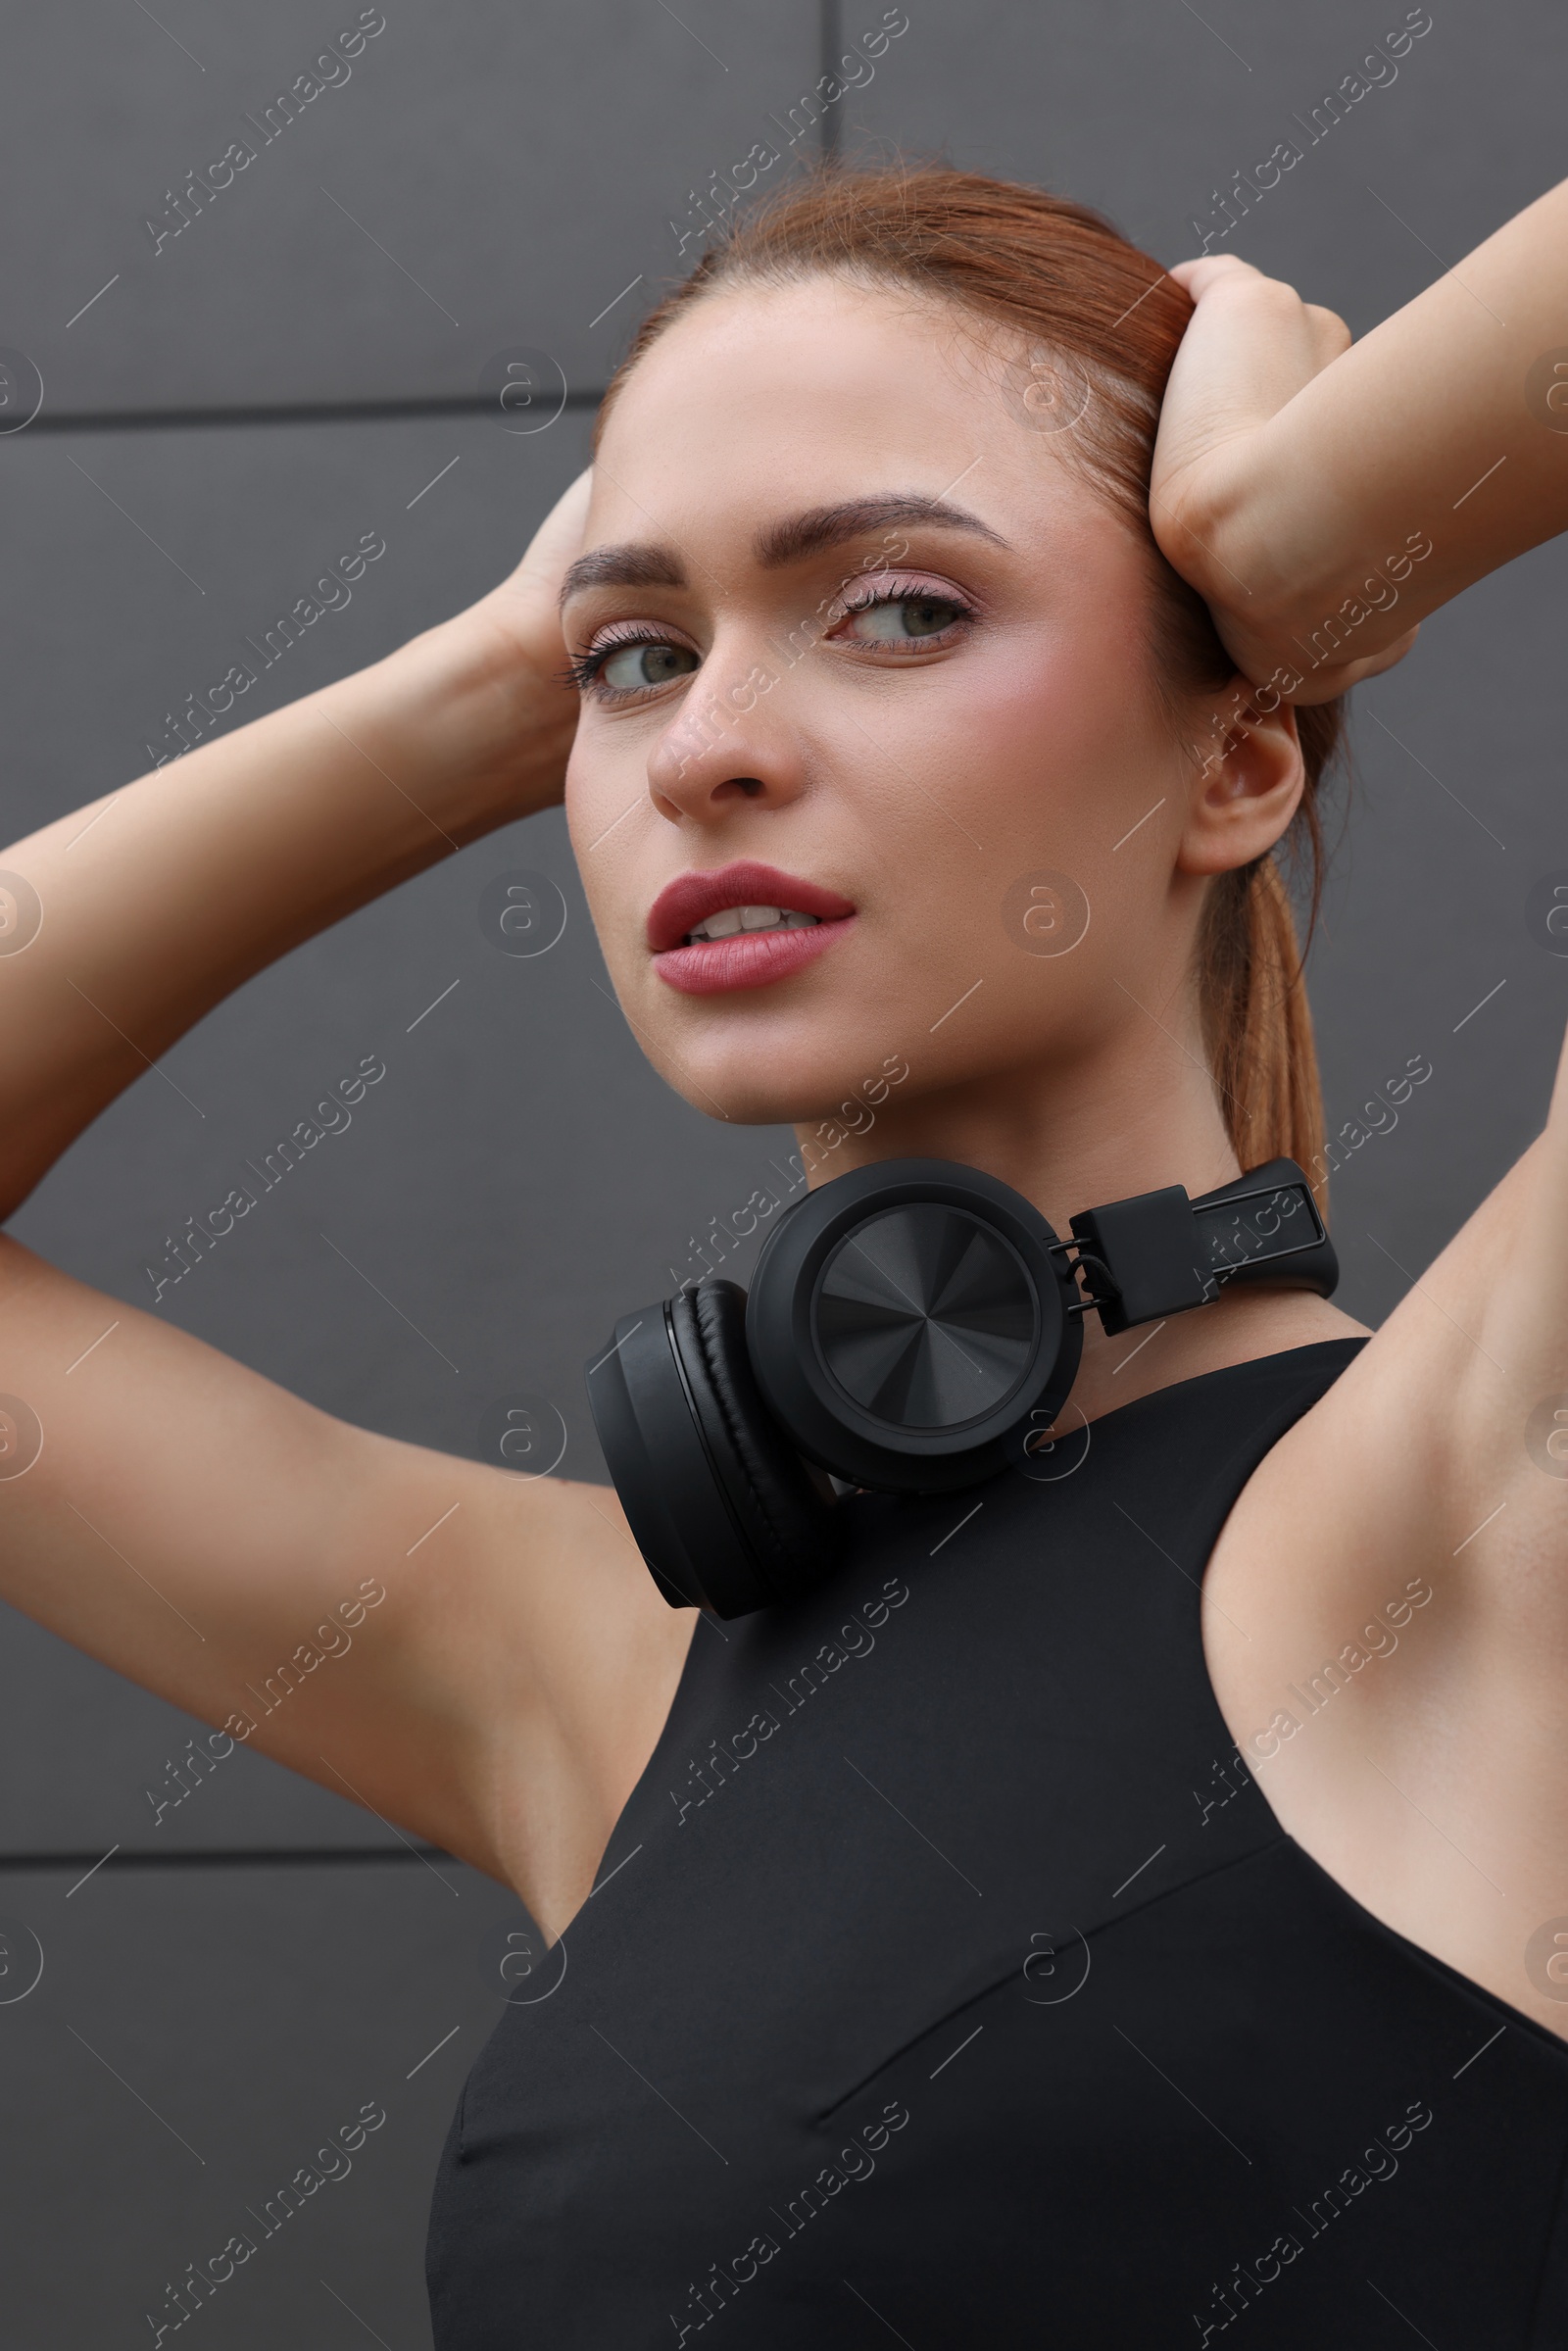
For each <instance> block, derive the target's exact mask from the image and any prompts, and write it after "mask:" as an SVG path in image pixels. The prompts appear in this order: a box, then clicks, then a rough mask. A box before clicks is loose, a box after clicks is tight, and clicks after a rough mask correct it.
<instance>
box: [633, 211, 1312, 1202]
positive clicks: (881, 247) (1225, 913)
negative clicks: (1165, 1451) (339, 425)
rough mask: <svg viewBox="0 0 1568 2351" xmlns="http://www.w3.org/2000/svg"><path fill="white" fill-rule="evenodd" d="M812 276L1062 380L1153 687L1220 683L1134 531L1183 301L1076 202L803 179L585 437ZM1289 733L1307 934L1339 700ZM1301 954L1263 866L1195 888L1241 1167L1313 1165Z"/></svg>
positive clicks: (718, 245) (1069, 448) (742, 221)
mask: <svg viewBox="0 0 1568 2351" xmlns="http://www.w3.org/2000/svg"><path fill="white" fill-rule="evenodd" d="M817 271H821V272H830V273H832V274H835V275H839V276H848V277H851V278H858V279H860V280H862V281H864V282H866V283H869V284H884V285H898V286H906V287H909V288H912V289H914V290H916V291H918V292H922V293H925V294H928V295H932V296H940V297H942V298H943V299H944V300H945V301H947V302H949V303H955V304H956V305H958V306H959V308H961V309H962V310H965V311H967V312H969V313H970V314H971V315H972V316H975V317H977V318H982V319H985V320H988V321H991V322H993V323H994V324H997V325H1001V326H1005V327H1009V328H1011V329H1012V330H1013V331H1014V334H1015V335H1018V336H1022V337H1023V338H1024V339H1025V340H1026V341H1027V342H1028V343H1030V344H1034V345H1039V344H1042V343H1043V344H1045V345H1046V346H1047V347H1048V348H1049V350H1050V352H1051V354H1052V355H1053V359H1054V362H1056V363H1057V364H1058V366H1059V363H1061V362H1062V361H1065V362H1066V363H1068V371H1069V372H1070V371H1071V369H1073V368H1076V369H1077V370H1079V371H1081V374H1082V376H1083V377H1084V378H1085V379H1087V386H1088V388H1090V389H1091V390H1092V393H1093V397H1092V398H1090V400H1089V402H1088V406H1087V408H1085V410H1084V412H1083V414H1082V416H1081V417H1079V418H1078V420H1077V421H1076V422H1075V423H1074V425H1073V426H1072V429H1071V430H1070V431H1068V430H1063V431H1060V432H1058V433H1057V434H1056V435H1055V442H1054V445H1055V447H1056V448H1057V450H1058V452H1059V453H1060V454H1061V456H1062V457H1063V458H1064V459H1065V460H1066V461H1067V462H1068V463H1069V464H1072V465H1077V466H1078V467H1079V468H1080V469H1081V470H1083V471H1084V472H1085V474H1086V475H1087V477H1088V478H1089V479H1090V480H1091V481H1092V482H1093V484H1094V486H1095V487H1096V488H1097V489H1098V490H1099V491H1101V492H1102V493H1103V496H1104V497H1105V498H1106V499H1107V500H1108V502H1109V503H1110V504H1111V506H1112V507H1113V508H1114V509H1115V510H1116V511H1117V513H1118V514H1120V516H1121V517H1122V519H1123V520H1124V521H1125V522H1126V523H1128V524H1129V525H1130V526H1131V527H1132V528H1133V529H1134V530H1135V531H1137V532H1138V533H1139V534H1140V536H1141V537H1142V538H1143V540H1144V541H1145V543H1146V546H1147V552H1148V555H1149V559H1150V563H1151V567H1152V576H1153V579H1154V586H1155V595H1154V604H1153V613H1152V645H1151V653H1152V658H1153V661H1154V664H1155V671H1156V677H1157V678H1158V680H1159V681H1160V682H1161V683H1162V684H1163V685H1165V686H1166V687H1177V688H1180V687H1184V686H1185V687H1190V688H1191V687H1197V688H1207V689H1210V690H1212V689H1215V688H1218V687H1220V686H1223V685H1226V684H1228V683H1229V681H1230V680H1231V678H1232V677H1233V676H1234V675H1235V663H1234V662H1233V661H1231V659H1230V657H1229V655H1228V654H1227V653H1226V652H1225V649H1224V647H1223V645H1222V644H1221V643H1220V640H1219V637H1218V635H1217V634H1216V632H1215V629H1214V625H1213V622H1212V620H1211V619H1210V617H1209V613H1208V611H1207V608H1206V607H1205V606H1204V604H1203V603H1202V600H1201V598H1200V597H1199V596H1198V595H1197V594H1196V593H1195V591H1194V590H1193V589H1191V588H1190V587H1188V585H1187V584H1186V582H1185V581H1184V580H1183V579H1181V578H1180V577H1179V575H1178V574H1177V573H1176V572H1175V571H1174V570H1173V569H1172V568H1171V566H1170V564H1169V563H1166V561H1165V559H1164V557H1163V556H1162V555H1161V554H1160V552H1159V549H1158V548H1157V546H1156V545H1155V542H1154V538H1153V534H1152V531H1151V529H1150V522H1149V476H1150V467H1151V463H1152V456H1153V447H1154V435H1155V432H1156V429H1157V427H1158V421H1159V404H1160V400H1161V397H1162V395H1163V392H1164V388H1165V379H1166V377H1167V375H1168V374H1169V372H1170V367H1171V363H1172V361H1173V360H1174V358H1175V356H1176V348H1177V345H1178V344H1179V343H1180V341H1181V339H1182V333H1183V330H1184V329H1185V327H1186V324H1187V321H1188V319H1189V318H1190V317H1191V316H1192V310H1193V305H1192V302H1191V300H1190V298H1189V297H1188V295H1187V294H1185V293H1184V292H1183V291H1182V289H1181V287H1180V286H1178V285H1177V284H1176V283H1175V281H1174V280H1173V279H1172V278H1169V277H1167V276H1166V275H1165V274H1164V271H1163V269H1161V266H1160V265H1159V263H1158V262H1156V261H1153V260H1152V258H1151V257H1150V255H1148V254H1147V253H1144V252H1142V251H1140V249H1139V248H1138V247H1137V246H1136V245H1132V244H1129V243H1128V241H1127V240H1126V238H1125V237H1123V236H1121V235H1120V234H1119V233H1118V232H1117V230H1116V229H1114V228H1113V227H1112V226H1111V224H1110V223H1109V221H1108V220H1104V219H1103V218H1102V216H1101V215H1100V214H1099V213H1096V212H1091V211H1090V210H1089V209H1088V208H1087V207H1086V206H1084V205H1080V204H1072V203H1069V202H1068V201H1067V200H1066V199H1065V198H1063V197H1059V196H1051V195H1048V194H1046V193H1045V192H1044V191H1043V190H1042V189H1039V188H1033V187H1026V186H1023V185H1021V184H1018V183H1015V182H1013V181H1008V180H1000V179H987V178H984V177H982V176H981V175H979V174H978V173H975V172H970V171H950V170H948V169H946V168H945V167H937V166H930V167H922V168H915V169H910V168H908V167H906V166H902V165H901V166H896V167H892V168H888V169H879V170H871V171H842V170H834V169H831V168H824V169H822V170H820V171H815V172H812V173H809V174H805V175H803V176H801V177H799V178H797V179H795V180H793V181H791V182H788V183H786V184H785V185H784V186H782V187H780V188H779V189H778V190H776V191H775V192H774V194H773V195H772V196H770V197H769V198H768V199H766V200H765V201H763V202H762V203H760V204H759V205H757V206H755V207H753V208H752V209H751V210H750V211H748V212H746V213H744V214H741V215H739V216H737V217H736V218H735V219H734V220H732V221H731V222H730V223H729V225H728V226H727V227H726V228H725V229H724V230H723V231H721V232H720V234H719V235H718V237H717V239H716V241H715V242H714V243H713V245H712V246H711V248H710V250H709V251H708V252H707V253H706V254H705V255H704V257H703V259H702V260H701V261H700V262H699V263H698V265H697V267H696V269H694V270H693V271H692V273H691V275H690V276H689V277H688V278H686V279H685V280H684V282H683V283H681V284H680V285H678V286H676V287H675V289H674V290H673V292H672V293H670V294H668V295H667V296H666V297H665V299H664V300H663V301H662V302H661V303H660V304H659V306H658V308H657V309H656V310H654V311H653V312H651V313H650V315H649V317H648V318H645V319H644V321H643V323H642V325H641V327H640V328H639V330H638V332H637V335H636V337H635V339H634V341H633V343H632V345H631V349H630V350H629V352H628V353H627V355H626V357H625V359H624V360H623V361H622V363H621V365H620V367H618V368H617V369H616V370H615V373H614V375H613V377H612V379H611V382H610V385H609V387H608V389H607V391H606V394H605V400H604V404H603V406H602V408H601V410H600V415H599V428H598V429H601V430H602V428H603V425H604V421H605V417H606V416H607V415H608V413H609V411H610V408H611V406H612V404H613V401H614V399H615V397H616V395H617V394H618V392H619V391H620V389H621V386H622V385H623V384H624V382H625V380H626V377H627V375H628V373H629V372H630V370H631V369H632V368H633V367H636V365H637V363H638V361H639V360H640V359H641V358H642V357H643V355H644V354H645V352H647V350H648V349H649V347H650V346H651V345H652V344H653V343H654V342H656V341H657V340H658V338H659V337H660V336H661V335H662V333H663V332H664V330H665V328H666V327H668V326H669V325H670V324H671V323H672V322H673V320H674V319H676V318H679V316H680V315H681V313H682V312H683V311H685V310H687V309H689V308H690V307H691V305H692V304H693V303H694V302H697V301H699V300H701V299H702V297H703V296H704V295H705V294H708V293H711V292H712V291H713V290H714V289H715V288H717V287H720V286H724V285H729V284H734V283H737V282H748V281H749V282H752V283H764V284H766V283H784V282H788V281H791V280H795V279H798V278H801V277H804V276H809V275H810V274H811V273H813V272H817ZM1048 397H1049V395H1048ZM597 439H598V432H597V430H596V435H595V440H596V446H597ZM1244 707H1245V706H1242V705H1239V706H1238V708H1239V710H1241V709H1242V708H1244ZM1297 726H1298V731H1299V737H1300V744H1301V753H1302V759H1303V762H1304V765H1305V768H1306V790H1305V792H1304V794H1303V796H1302V800H1301V806H1300V808H1299V811H1298V813H1297V815H1296V817H1295V818H1294V820H1293V822H1292V824H1291V827H1290V830H1289V831H1288V833H1287V834H1286V836H1285V840H1284V842H1283V843H1282V844H1281V845H1280V848H1281V849H1282V850H1283V851H1284V853H1285V855H1286V857H1288V858H1289V857H1300V859H1301V861H1302V862H1303V863H1304V866H1305V869H1306V874H1307V877H1308V898H1309V906H1310V915H1309V922H1308V937H1310V927H1311V922H1312V921H1314V920H1315V918H1316V914H1317V907H1318V900H1319V896H1320V893H1321V887H1322V852H1323V836H1322V825H1321V818H1320V815H1319V810H1318V805H1317V802H1318V786H1319V782H1320V779H1321V778H1322V776H1323V774H1324V773H1325V771H1326V770H1327V769H1328V767H1329V766H1330V765H1331V764H1332V762H1333V760H1334V759H1335V757H1336V756H1337V755H1338V753H1339V752H1340V750H1341V749H1342V747H1343V709H1342V705H1341V704H1339V703H1337V702H1333V703H1318V704H1314V705H1309V706H1307V707H1305V708H1302V709H1299V710H1298V711H1297ZM1303 952H1304V951H1303V950H1302V948H1301V947H1300V945H1299V941H1298V937H1297V929H1296V921H1295V916H1294V913H1293V911H1292V904H1291V896H1290V892H1289V890H1288V889H1287V886H1286V881H1285V876H1284V873H1283V872H1282V870H1281V864H1280V861H1279V857H1278V855H1277V853H1270V854H1269V855H1268V856H1266V857H1259V858H1257V859H1255V860H1254V861H1253V862H1252V863H1251V864H1250V865H1246V866H1242V867H1240V868H1239V869H1238V870H1236V871H1234V872H1231V873H1224V874H1220V875H1218V876H1216V877H1215V879H1214V880H1213V881H1212V882H1211V883H1210V885H1209V889H1208V893H1207V898H1206V901H1205V905H1204V909H1203V918H1202V924H1201V933H1200V945H1199V986H1200V996H1201V1009H1202V1024H1203V1037H1204V1044H1205V1048H1206V1051H1207V1054H1208V1061H1209V1067H1210V1070H1211V1072H1212V1075H1213V1079H1214V1084H1215V1088H1216V1091H1217V1095H1218V1099H1219V1102H1220V1106H1221V1110H1222V1113H1223V1115H1224V1118H1225V1123H1226V1126H1227V1129H1228V1130H1229V1134H1230V1139H1231V1142H1232V1145H1233V1146H1234V1148H1235V1151H1236V1153H1237V1156H1238V1158H1239V1159H1240V1160H1241V1162H1242V1164H1243V1166H1244V1167H1246V1166H1257V1165H1258V1164H1260V1162H1261V1161H1263V1160H1265V1159H1270V1158H1274V1157H1276V1156H1278V1155H1280V1154H1285V1155H1288V1156H1289V1157H1291V1158H1293V1159H1296V1160H1298V1161H1299V1162H1300V1164H1301V1165H1302V1166H1303V1167H1310V1166H1311V1164H1312V1160H1313V1158H1314V1155H1317V1154H1320V1153H1321V1151H1322V1148H1323V1102H1322V1094H1321V1090H1320V1085H1319V1080H1318V1069H1317V1053H1316V1049H1315V1047H1314V1044H1313V1038H1312V1020H1311V1014H1310V1012H1309V1010H1308V1008H1307V1002H1306V993H1305V989H1304V987H1303V985H1302V978H1301V962H1302V955H1303Z"/></svg>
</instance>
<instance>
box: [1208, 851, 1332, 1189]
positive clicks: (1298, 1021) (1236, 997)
mask: <svg viewBox="0 0 1568 2351" xmlns="http://www.w3.org/2000/svg"><path fill="white" fill-rule="evenodd" d="M1301 959H1302V958H1301V950H1300V946H1299V941H1298V938H1297V931H1296V917H1295V913H1294V911H1293V909H1292V906H1291V900H1290V893H1289V891H1288V890H1287V889H1286V886H1285V877H1284V875H1283V874H1282V873H1281V871H1280V868H1279V866H1278V864H1277V863H1276V861H1275V859H1274V857H1272V856H1269V857H1259V858H1257V859H1256V860H1255V862H1254V863H1252V864H1250V865H1244V866H1241V867H1240V868H1239V869H1238V870H1237V871H1236V872H1234V873H1223V874H1220V875H1219V876H1218V877H1217V878H1216V880H1215V881H1214V882H1213V883H1212V884H1211V885H1210V888H1209V894H1208V903H1207V906H1206V907H1205V909H1204V916H1203V928H1202V933H1201V940H1200V946H1199V967H1200V985H1201V1002H1202V1017H1203V1044H1204V1048H1205V1051H1206V1053H1207V1056H1208V1064H1209V1068H1210V1070H1211V1071H1212V1072H1213V1077H1214V1084H1215V1087H1216V1089H1217V1090H1218V1093H1219V1102H1220V1109H1221V1112H1222V1114H1223V1116H1224V1119H1225V1126H1226V1130H1227V1132H1228V1134H1229V1136H1230V1139H1231V1144H1232V1147H1233V1148H1234V1150H1235V1152H1236V1156H1237V1157H1238V1159H1240V1161H1241V1163H1242V1165H1243V1166H1244V1167H1257V1166H1260V1165H1261V1164H1262V1162H1263V1161H1264V1160H1265V1159H1278V1158H1287V1159H1295V1160H1296V1161H1297V1163H1298V1164H1299V1166H1301V1167H1304V1168H1305V1169H1307V1170H1308V1172H1309V1173H1310V1172H1311V1171H1312V1168H1313V1163H1314V1160H1315V1161H1316V1162H1317V1164H1318V1166H1321V1165H1322V1164H1323V1160H1322V1152H1323V1095H1322V1090H1321V1087H1320V1085H1319V1083H1318V1069H1317V1053H1316V1049H1315V1047H1314V1044H1313V1038H1312V1014H1311V1010H1310V1008H1309V1006H1308V1004H1307V1001H1306V989H1305V987H1304V985H1303V983H1302V978H1301ZM1322 1204H1323V1203H1322V1197H1321V1194H1320V1195H1319V1206H1320V1207H1321V1206H1322Z"/></svg>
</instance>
